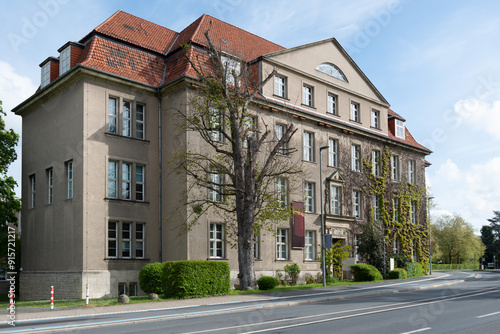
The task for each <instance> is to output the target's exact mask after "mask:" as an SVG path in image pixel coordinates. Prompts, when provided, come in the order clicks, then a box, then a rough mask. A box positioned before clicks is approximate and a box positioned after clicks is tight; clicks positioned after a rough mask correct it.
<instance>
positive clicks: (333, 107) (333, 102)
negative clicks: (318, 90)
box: [327, 94, 338, 115]
mask: <svg viewBox="0 0 500 334" xmlns="http://www.w3.org/2000/svg"><path fill="white" fill-rule="evenodd" d="M327 110H328V113H329V114H333V115H338V112H337V95H334V94H328V109H327Z"/></svg>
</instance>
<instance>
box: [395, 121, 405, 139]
mask: <svg viewBox="0 0 500 334" xmlns="http://www.w3.org/2000/svg"><path fill="white" fill-rule="evenodd" d="M395 128H396V129H395V132H396V138H400V139H405V123H404V122H403V121H402V120H400V119H396V122H395Z"/></svg>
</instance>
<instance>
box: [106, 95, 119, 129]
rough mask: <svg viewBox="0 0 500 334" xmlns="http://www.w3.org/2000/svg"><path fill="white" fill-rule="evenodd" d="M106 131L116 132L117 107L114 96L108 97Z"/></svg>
mask: <svg viewBox="0 0 500 334" xmlns="http://www.w3.org/2000/svg"><path fill="white" fill-rule="evenodd" d="M108 132H109V133H113V134H118V108H117V102H116V99H115V98H112V97H110V98H109V99H108Z"/></svg>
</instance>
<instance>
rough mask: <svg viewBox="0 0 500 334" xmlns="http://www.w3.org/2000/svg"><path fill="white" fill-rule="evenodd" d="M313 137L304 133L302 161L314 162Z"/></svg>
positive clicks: (309, 133)
mask: <svg viewBox="0 0 500 334" xmlns="http://www.w3.org/2000/svg"><path fill="white" fill-rule="evenodd" d="M313 152H314V135H313V134H312V133H311V132H307V131H304V160H305V161H311V162H312V161H314V154H313Z"/></svg>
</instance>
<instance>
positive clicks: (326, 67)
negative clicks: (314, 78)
mask: <svg viewBox="0 0 500 334" xmlns="http://www.w3.org/2000/svg"><path fill="white" fill-rule="evenodd" d="M316 71H319V72H322V73H325V74H327V75H329V76H332V77H334V78H337V79H339V80H342V81H345V82H349V81H347V79H346V77H345V75H344V73H342V71H341V70H340V68H338V67H337V66H335V65H333V64H331V63H323V64H320V65H318V67H316Z"/></svg>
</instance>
